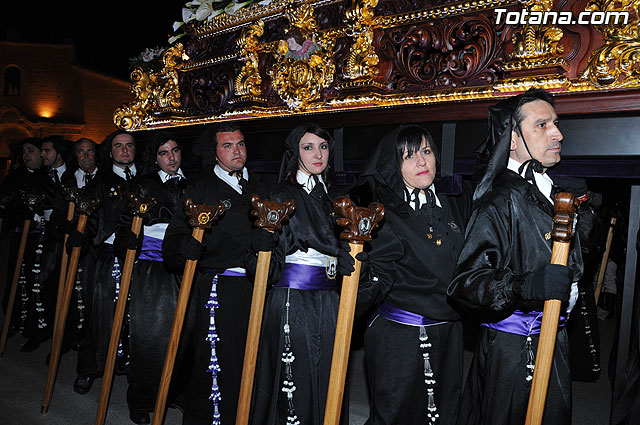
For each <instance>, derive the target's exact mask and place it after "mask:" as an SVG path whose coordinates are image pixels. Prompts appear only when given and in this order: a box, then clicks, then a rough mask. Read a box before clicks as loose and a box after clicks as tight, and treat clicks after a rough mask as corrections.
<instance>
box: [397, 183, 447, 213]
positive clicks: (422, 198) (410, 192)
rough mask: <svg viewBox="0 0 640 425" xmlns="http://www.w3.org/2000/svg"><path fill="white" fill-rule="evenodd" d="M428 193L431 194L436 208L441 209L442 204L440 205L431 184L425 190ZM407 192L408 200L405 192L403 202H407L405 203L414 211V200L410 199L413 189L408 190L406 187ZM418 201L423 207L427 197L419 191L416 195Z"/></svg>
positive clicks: (433, 186)
mask: <svg viewBox="0 0 640 425" xmlns="http://www.w3.org/2000/svg"><path fill="white" fill-rule="evenodd" d="M425 190H428V191H430V192H431V193H433V197H434V198H435V200H436V206H437V207H440V208H442V204H441V203H440V198H438V195H437V194H436V185H434V184H433V183H431V186H429V187H428V188H427V189H425ZM407 191H408V193H409V199H407V192H405V194H404V198H405V199H404V200H405V201H407V203H408V204H409V205H410V206H411V208H413V209H414V210H415V209H416V205H415V203H414V202H412V201H414V200H415V199H411V194H412V193H413V189H410V188H409V187H407ZM418 199H419V200H420V205H425V204H426V203H427V195H426V193H425V192H424V190H421V191H420V192H419V193H418Z"/></svg>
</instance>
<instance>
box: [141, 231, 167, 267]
mask: <svg viewBox="0 0 640 425" xmlns="http://www.w3.org/2000/svg"><path fill="white" fill-rule="evenodd" d="M138 259H139V260H148V261H160V262H162V239H158V238H152V237H150V236H145V237H144V238H143V239H142V251H141V252H140V256H139V257H138Z"/></svg>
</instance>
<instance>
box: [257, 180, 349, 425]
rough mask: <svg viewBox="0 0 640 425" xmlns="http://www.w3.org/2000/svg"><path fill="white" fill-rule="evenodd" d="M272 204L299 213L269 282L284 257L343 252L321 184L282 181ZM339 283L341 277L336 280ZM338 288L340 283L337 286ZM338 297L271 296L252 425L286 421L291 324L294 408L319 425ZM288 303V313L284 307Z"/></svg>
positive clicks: (276, 254) (325, 293)
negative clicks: (285, 363) (308, 187)
mask: <svg viewBox="0 0 640 425" xmlns="http://www.w3.org/2000/svg"><path fill="white" fill-rule="evenodd" d="M269 200H272V201H275V202H284V201H286V200H293V201H294V202H295V211H294V213H293V214H292V216H291V218H290V220H289V221H288V222H285V224H284V225H283V230H282V232H281V233H280V236H279V241H278V246H277V247H276V249H275V250H274V251H273V253H272V256H271V267H270V282H271V283H274V284H275V283H276V282H278V280H280V276H281V274H282V271H283V269H284V266H285V257H286V256H287V255H289V254H293V253H294V252H296V251H298V250H300V251H303V252H307V251H308V250H309V248H313V249H315V250H317V251H319V252H321V253H322V254H325V255H328V256H334V257H335V256H337V255H338V250H339V244H338V238H337V233H336V226H335V220H334V219H333V217H332V215H331V213H332V207H331V201H330V199H329V196H328V195H327V194H326V192H325V191H324V188H323V185H322V184H316V186H315V187H314V188H313V190H312V191H311V193H309V194H308V193H307V192H306V191H305V190H304V189H303V188H302V187H300V186H294V185H293V184H291V183H288V182H284V183H281V184H280V185H279V186H278V187H277V189H275V191H274V193H273V194H272V195H271V196H270V198H269ZM335 279H336V284H337V283H338V282H340V281H341V280H340V277H339V276H336V277H335ZM337 286H339V285H337ZM339 298H340V297H339V294H338V291H337V289H329V290H300V289H290V288H280V287H276V288H272V289H271V290H270V291H269V294H268V296H267V301H266V304H265V311H264V318H263V324H262V336H261V338H260V349H259V355H258V362H257V366H256V370H257V372H256V382H255V386H254V399H253V403H252V413H251V423H252V424H254V425H262V424H266V425H280V424H285V423H286V422H287V415H288V401H287V395H286V394H285V393H284V392H283V391H282V387H283V380H284V379H285V373H284V367H282V359H281V357H282V353H283V350H284V332H283V326H284V325H285V323H286V316H287V313H288V320H289V326H290V341H291V351H292V352H293V355H294V356H295V360H294V361H293V362H292V363H291V370H292V372H291V373H292V376H293V382H294V384H295V387H296V390H295V391H294V392H293V406H294V408H295V414H296V415H297V417H298V420H299V421H300V423H303V424H309V425H321V424H322V423H323V420H324V410H325V405H326V400H327V391H328V388H329V374H330V371H331V359H332V354H333V342H334V338H335V330H336V322H337V317H338V306H339ZM287 302H288V303H289V308H288V309H287V307H286V305H285V304H286V303H287ZM342 412H343V415H342V421H341V423H346V422H347V419H346V417H347V414H348V403H347V399H346V398H345V400H344V402H343V410H342Z"/></svg>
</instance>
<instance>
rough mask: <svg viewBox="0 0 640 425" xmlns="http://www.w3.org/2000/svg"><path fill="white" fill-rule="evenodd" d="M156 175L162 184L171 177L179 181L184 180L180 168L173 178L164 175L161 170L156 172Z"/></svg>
mask: <svg viewBox="0 0 640 425" xmlns="http://www.w3.org/2000/svg"><path fill="white" fill-rule="evenodd" d="M158 175H159V176H160V181H161V182H162V183H165V182H167V181H169V179H170V178H172V177H178V178H179V179H186V177H185V176H184V174H183V173H182V168H178V171H177V172H176V175H175V176H172V175H171V174H169V173H166V172H164V171H163V170H158Z"/></svg>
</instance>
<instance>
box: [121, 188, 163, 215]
mask: <svg viewBox="0 0 640 425" xmlns="http://www.w3.org/2000/svg"><path fill="white" fill-rule="evenodd" d="M127 201H128V203H129V210H131V213H132V214H133V215H136V216H138V217H142V216H144V215H146V214H147V213H148V212H149V211H150V210H151V209H152V208H153V207H155V205H156V203H157V202H156V198H154V197H153V196H148V197H143V196H138V194H137V193H135V192H128V193H127Z"/></svg>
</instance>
